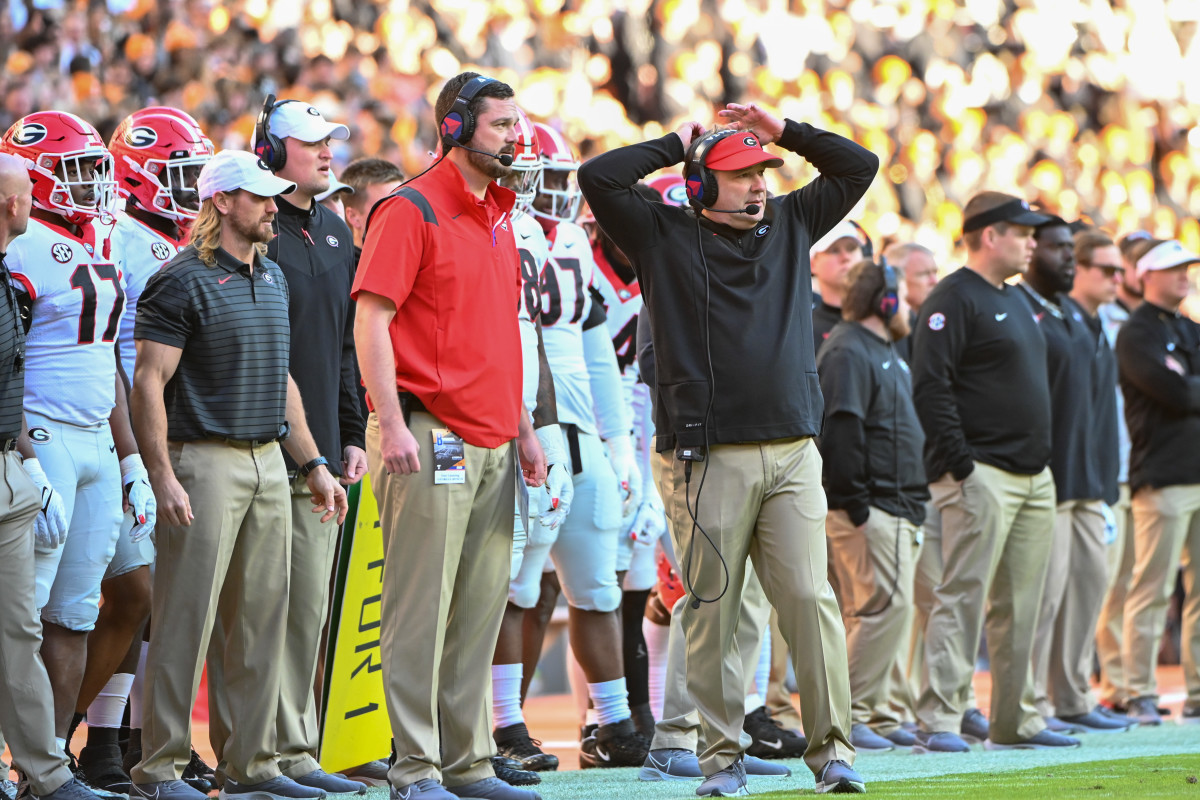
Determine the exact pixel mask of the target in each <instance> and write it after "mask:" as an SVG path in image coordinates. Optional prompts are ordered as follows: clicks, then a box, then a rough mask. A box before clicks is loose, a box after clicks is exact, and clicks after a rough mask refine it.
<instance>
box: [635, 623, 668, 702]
mask: <svg viewBox="0 0 1200 800" xmlns="http://www.w3.org/2000/svg"><path fill="white" fill-rule="evenodd" d="M670 634H671V628H670V626H669V625H657V624H655V623H653V622H651V621H650V620H648V619H643V620H642V636H644V637H646V654H647V656H648V657H649V659H650V710H651V711H652V712H653V713H654V718H655V719H662V716H663V698H664V696H665V695H666V692H667V638H668V637H669V636H670Z"/></svg>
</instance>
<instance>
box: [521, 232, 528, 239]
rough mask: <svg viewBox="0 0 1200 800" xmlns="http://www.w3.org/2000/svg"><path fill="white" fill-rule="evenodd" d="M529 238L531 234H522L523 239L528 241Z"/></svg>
mask: <svg viewBox="0 0 1200 800" xmlns="http://www.w3.org/2000/svg"><path fill="white" fill-rule="evenodd" d="M529 236H530V234H528V233H522V234H521V238H522V239H528V238H529Z"/></svg>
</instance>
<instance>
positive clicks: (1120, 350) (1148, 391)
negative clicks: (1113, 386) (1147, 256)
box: [1117, 302, 1200, 492]
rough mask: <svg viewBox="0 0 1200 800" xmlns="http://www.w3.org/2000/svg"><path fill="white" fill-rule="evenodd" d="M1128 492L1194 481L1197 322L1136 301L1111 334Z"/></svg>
mask: <svg viewBox="0 0 1200 800" xmlns="http://www.w3.org/2000/svg"><path fill="white" fill-rule="evenodd" d="M1117 365H1118V368H1119V370H1120V375H1121V391H1122V392H1124V394H1125V420H1126V422H1128V423H1129V439H1130V444H1131V448H1130V452H1129V488H1130V489H1131V490H1133V491H1134V492H1136V491H1137V490H1138V489H1140V488H1141V487H1143V486H1151V487H1153V488H1155V489H1161V488H1162V487H1164V486H1179V485H1187V484H1193V483H1200V324H1197V323H1195V322H1192V321H1191V320H1190V319H1188V318H1187V317H1185V316H1183V315H1182V314H1180V313H1178V312H1176V311H1168V310H1167V309H1165V308H1161V307H1159V306H1156V305H1152V304H1150V303H1148V302H1147V303H1142V304H1141V305H1140V306H1138V307H1137V308H1136V309H1134V311H1133V312H1132V313H1130V315H1129V319H1128V321H1126V323H1125V324H1124V325H1123V326H1122V327H1121V332H1120V333H1118V334H1117Z"/></svg>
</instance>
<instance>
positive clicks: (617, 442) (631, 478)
mask: <svg viewBox="0 0 1200 800" xmlns="http://www.w3.org/2000/svg"><path fill="white" fill-rule="evenodd" d="M604 444H605V446H606V447H608V461H609V464H611V465H612V470H613V472H615V473H616V474H617V485H618V487H619V488H620V490H621V517H622V518H625V517H628V516H629V515H630V514H632V513H633V512H634V511H635V510H636V509H637V507H638V503H639V501H640V500H641V494H642V473H641V470H639V469H638V465H637V461H636V460H635V459H634V457H633V441H632V440H631V439H630V437H629V435H628V434H621V435H619V436H613V437H612V438H610V439H607V440H605V442H604Z"/></svg>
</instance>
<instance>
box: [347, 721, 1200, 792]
mask: <svg viewBox="0 0 1200 800" xmlns="http://www.w3.org/2000/svg"><path fill="white" fill-rule="evenodd" d="M1083 740H1084V746H1083V747H1081V748H1078V749H1076V750H1069V751H1066V752H1050V751H1046V750H1037V751H1005V752H990V751H985V750H983V749H982V748H980V747H976V748H974V749H973V750H972V752H970V753H964V754H961V755H912V754H910V753H908V752H902V751H898V752H893V753H881V754H878V755H862V756H859V758H858V760H857V762H856V763H855V767H856V769H858V771H859V772H860V773H861V774H862V776H863V777H864V778H865V779H866V781H867V791H868V793H869V794H872V795H875V796H878V797H891V798H920V800H934V799H935V798H938V799H940V798H966V799H967V800H1010V799H1011V800H1032V799H1033V798H1053V799H1054V800H1068V798H1087V799H1088V800H1091V799H1092V798H1095V799H1096V800H1099V798H1109V797H1131V798H1159V797H1161V798H1181V799H1182V800H1186V798H1195V800H1200V783H1196V782H1193V781H1195V780H1196V779H1197V778H1200V725H1192V726H1184V725H1174V724H1167V725H1163V726H1161V727H1158V728H1138V729H1135V730H1133V731H1130V732H1129V733H1115V734H1092V735H1090V736H1085V737H1083ZM787 763H788V765H789V766H790V767H791V768H792V771H793V775H792V776H791V777H790V778H752V779H751V781H750V792H751V794H753V795H754V796H757V797H763V798H771V799H772V800H781V798H789V797H796V796H798V795H801V794H807V795H812V794H813V777H812V774H811V773H810V772H809V771H808V769H807V768H806V767H805V765H804V763H803V762H801V761H789V762H787ZM697 785H699V781H673V782H670V783H643V782H641V781H639V780H638V779H637V770H635V769H614V770H588V771H586V772H583V771H571V772H552V773H543V781H542V784H541V786H539V787H537V789H538V791H539V792H541V795H542V797H543V798H544V799H545V800H608V799H609V798H611V799H612V800H686V798H694V797H695V796H696V795H695V790H696V786H697ZM384 792H385V790H384V789H372V790H371V792H370V793H369V795H368V799H367V800H385V798H386V795H385V794H384Z"/></svg>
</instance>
